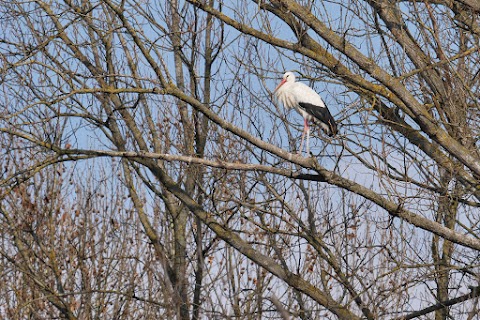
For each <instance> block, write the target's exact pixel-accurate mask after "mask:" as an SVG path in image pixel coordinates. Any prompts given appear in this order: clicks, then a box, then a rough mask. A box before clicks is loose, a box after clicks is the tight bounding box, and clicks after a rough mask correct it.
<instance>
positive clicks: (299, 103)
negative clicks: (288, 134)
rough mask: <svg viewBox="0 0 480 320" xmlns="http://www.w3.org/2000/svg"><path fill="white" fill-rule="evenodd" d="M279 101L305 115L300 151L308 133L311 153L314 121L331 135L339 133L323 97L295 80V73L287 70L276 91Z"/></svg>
mask: <svg viewBox="0 0 480 320" xmlns="http://www.w3.org/2000/svg"><path fill="white" fill-rule="evenodd" d="M274 94H275V96H276V97H277V99H278V101H280V102H281V103H282V104H283V106H284V107H286V108H296V109H297V110H298V112H300V114H301V115H302V116H303V123H304V127H303V133H302V142H301V143H300V149H299V151H298V152H299V153H301V152H302V147H303V142H304V139H305V135H307V146H306V148H307V153H310V127H309V125H308V123H309V122H310V121H312V122H313V123H316V124H318V125H319V126H320V128H321V129H322V130H323V131H324V132H325V133H326V134H327V135H328V136H330V137H332V136H334V135H335V134H337V124H336V123H335V119H333V117H332V115H331V114H330V111H328V108H327V106H326V105H325V103H324V102H323V100H322V98H321V97H320V96H319V95H318V94H317V93H316V92H315V91H314V90H313V89H312V88H310V87H309V86H307V85H306V84H304V83H301V82H295V74H293V72H286V73H285V74H284V75H283V79H282V81H281V82H280V84H279V85H278V86H277V88H276V89H275V91H274Z"/></svg>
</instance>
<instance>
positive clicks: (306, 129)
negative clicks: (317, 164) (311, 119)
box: [297, 118, 310, 154]
mask: <svg viewBox="0 0 480 320" xmlns="http://www.w3.org/2000/svg"><path fill="white" fill-rule="evenodd" d="M309 131H310V128H309V126H308V121H307V119H305V118H304V119H303V133H302V141H301V142H300V149H298V152H297V153H298V154H301V153H302V151H303V142H304V140H305V134H306V133H307V132H309ZM307 140H309V138H308V135H307ZM308 142H310V141H308ZM307 148H308V146H307ZM308 149H309V148H308ZM308 151H309V150H308Z"/></svg>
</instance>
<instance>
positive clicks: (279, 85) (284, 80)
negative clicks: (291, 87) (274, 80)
mask: <svg viewBox="0 0 480 320" xmlns="http://www.w3.org/2000/svg"><path fill="white" fill-rule="evenodd" d="M285 82H287V79H282V81H280V83H279V84H278V86H277V87H276V88H275V90H274V91H273V93H275V92H277V90H278V89H279V88H280V87H281V86H282V85H283V84H284V83H285Z"/></svg>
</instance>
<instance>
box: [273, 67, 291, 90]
mask: <svg viewBox="0 0 480 320" xmlns="http://www.w3.org/2000/svg"><path fill="white" fill-rule="evenodd" d="M286 82H290V83H293V82H295V74H294V73H293V72H290V71H288V72H285V74H284V75H283V78H282V81H280V83H279V84H278V86H277V87H276V88H275V91H274V92H276V91H277V90H278V89H280V87H281V86H283V85H284V84H285V83H286Z"/></svg>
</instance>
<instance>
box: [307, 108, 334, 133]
mask: <svg viewBox="0 0 480 320" xmlns="http://www.w3.org/2000/svg"><path fill="white" fill-rule="evenodd" d="M298 104H299V105H300V107H301V108H302V109H303V110H305V111H306V112H307V113H308V114H310V115H312V116H313V117H314V118H315V120H316V122H320V124H321V125H322V124H323V125H322V129H323V130H324V131H325V132H326V133H327V134H328V135H329V136H334V135H336V134H337V123H336V122H335V119H333V117H332V115H331V114H330V111H328V108H327V107H320V106H317V105H314V104H311V103H306V102H299V103H298Z"/></svg>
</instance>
